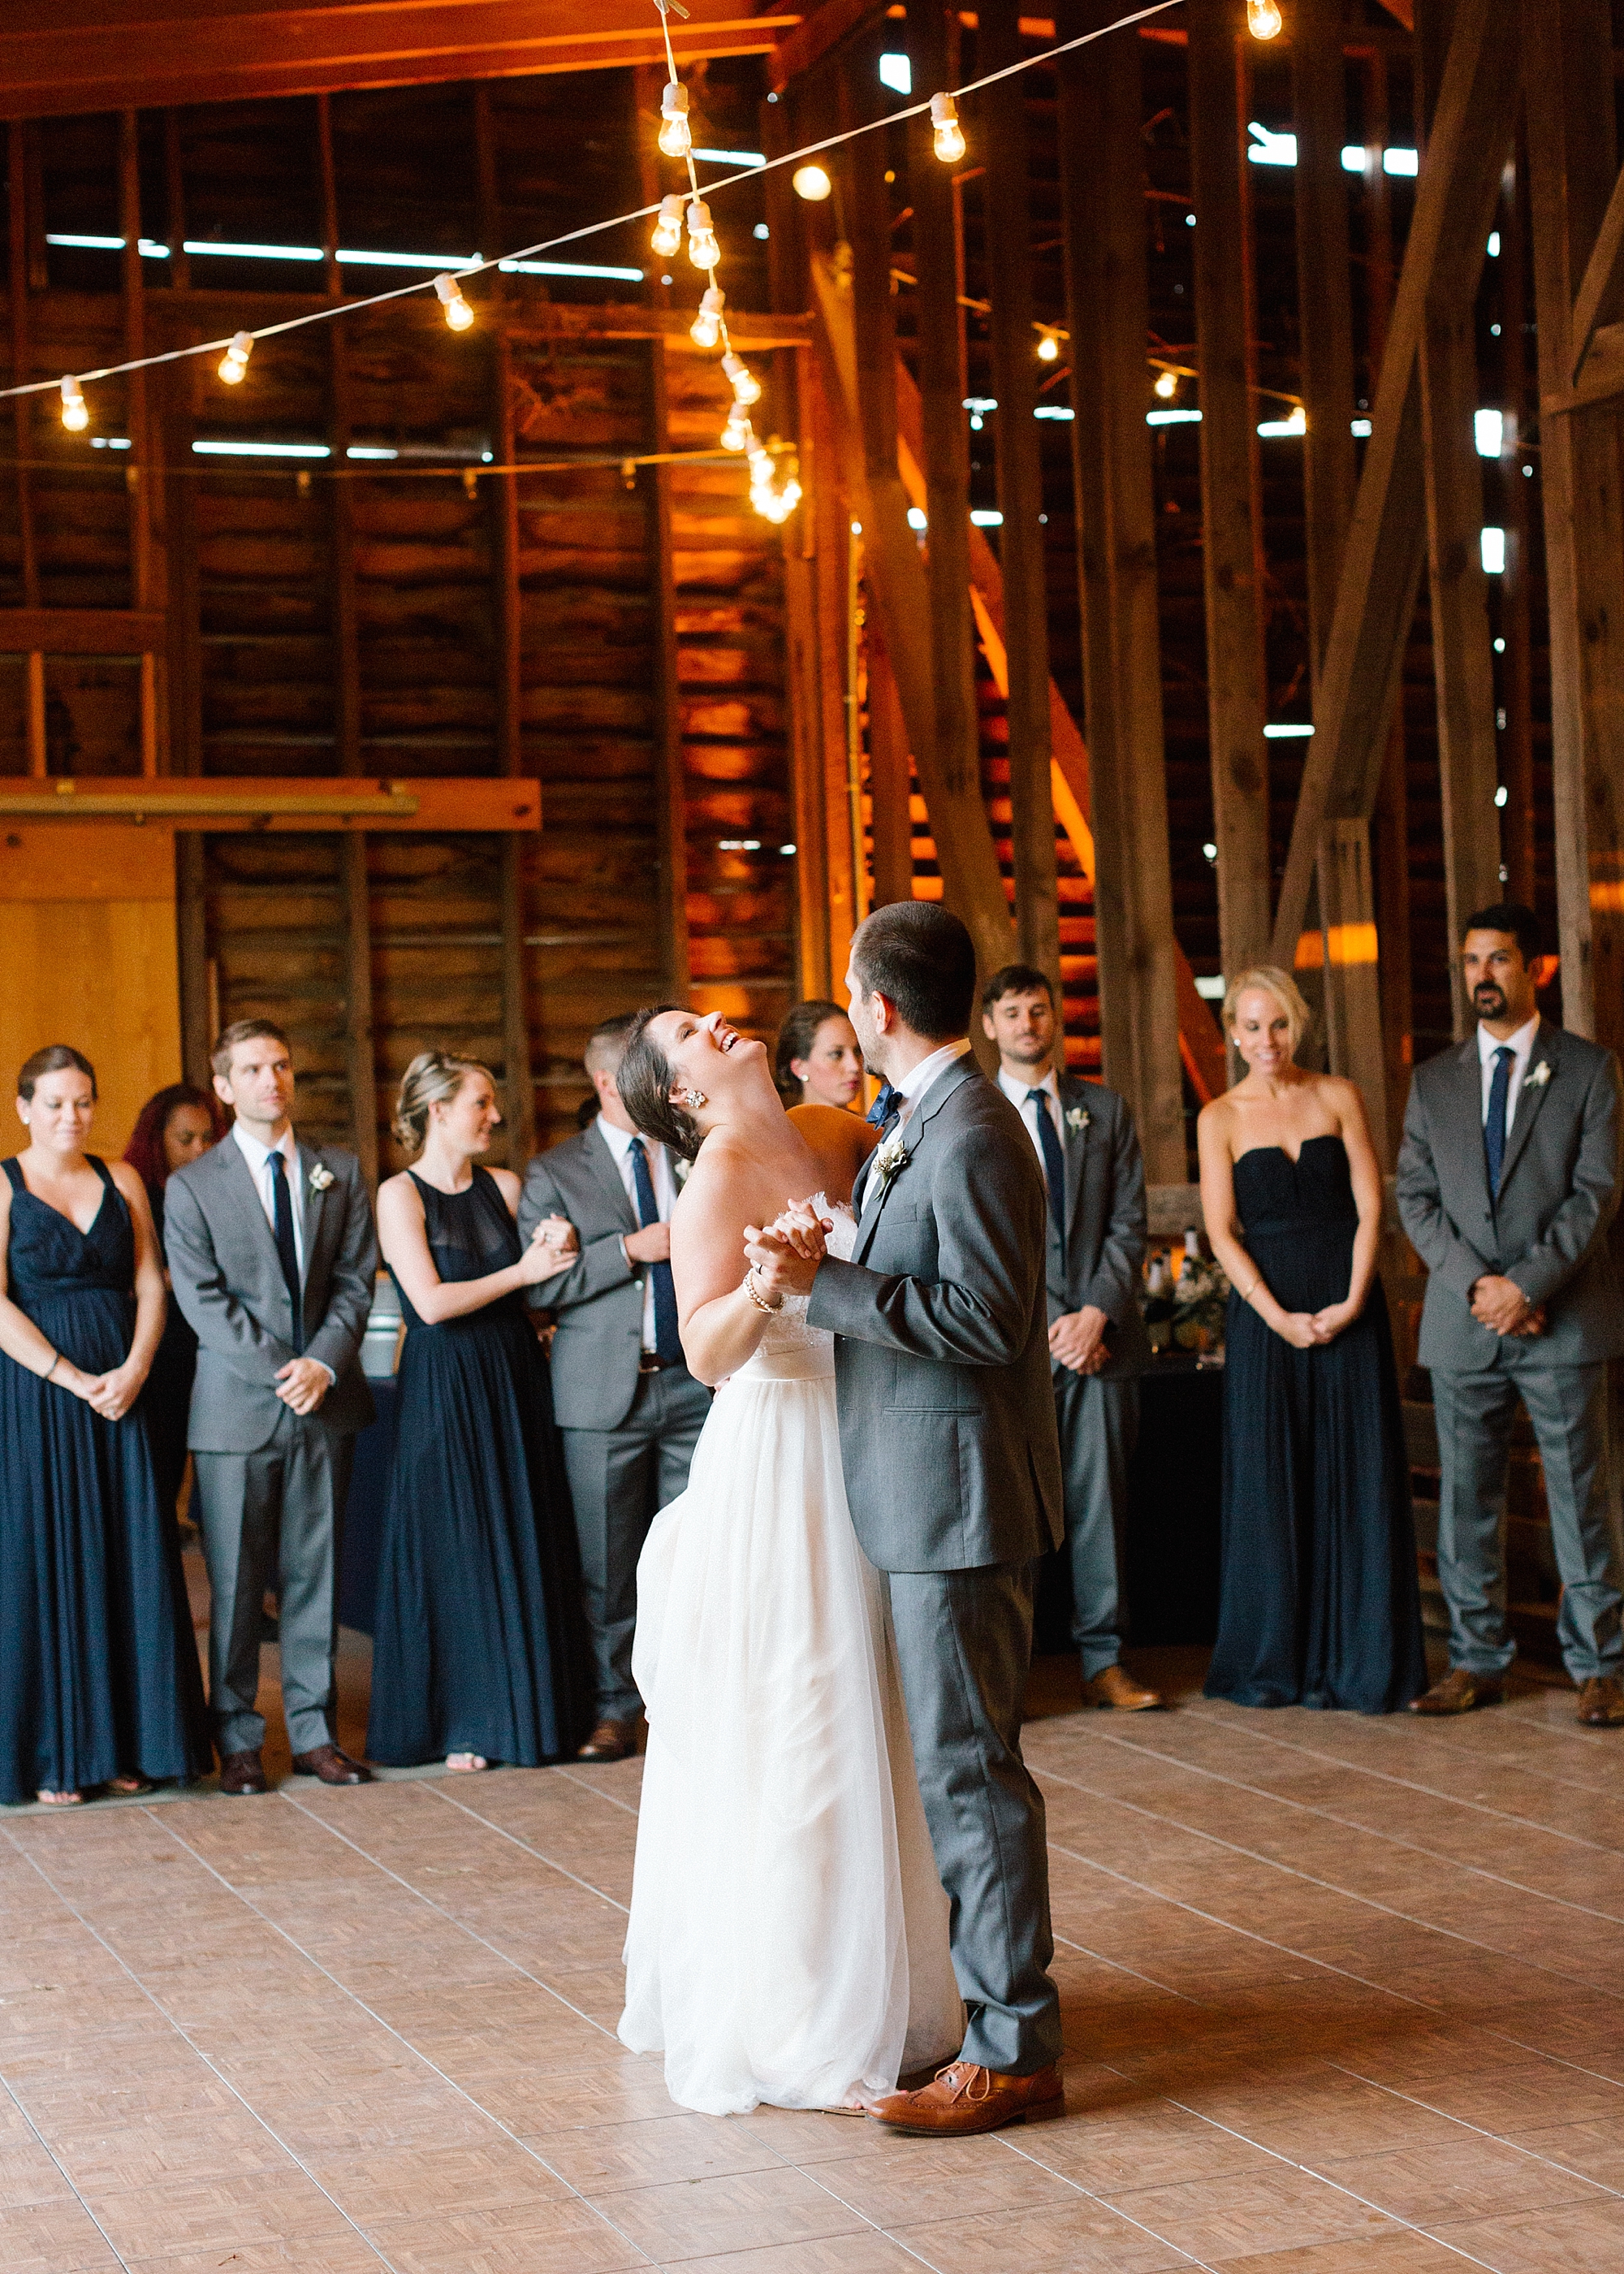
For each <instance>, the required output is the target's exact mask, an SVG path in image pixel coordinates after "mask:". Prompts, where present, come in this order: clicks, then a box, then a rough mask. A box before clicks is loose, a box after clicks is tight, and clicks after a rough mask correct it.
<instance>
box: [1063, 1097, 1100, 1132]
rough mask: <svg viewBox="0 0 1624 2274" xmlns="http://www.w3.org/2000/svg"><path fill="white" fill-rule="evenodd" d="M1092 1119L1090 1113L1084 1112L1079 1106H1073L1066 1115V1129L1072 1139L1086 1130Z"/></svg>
mask: <svg viewBox="0 0 1624 2274" xmlns="http://www.w3.org/2000/svg"><path fill="white" fill-rule="evenodd" d="M1093 1119H1094V1116H1093V1114H1092V1113H1089V1112H1087V1111H1085V1110H1084V1108H1083V1107H1082V1106H1080V1105H1073V1106H1072V1107H1071V1108H1070V1110H1069V1111H1068V1112H1067V1114H1066V1127H1067V1128H1068V1129H1069V1130H1070V1131H1071V1134H1072V1135H1073V1136H1074V1137H1078V1136H1080V1135H1081V1134H1082V1133H1083V1131H1084V1130H1085V1129H1086V1128H1087V1126H1088V1125H1089V1123H1090V1122H1091V1121H1092V1120H1093Z"/></svg>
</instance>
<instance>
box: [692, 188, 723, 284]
mask: <svg viewBox="0 0 1624 2274" xmlns="http://www.w3.org/2000/svg"><path fill="white" fill-rule="evenodd" d="M721 257H722V248H721V246H720V245H718V243H717V241H716V231H715V230H713V229H712V228H711V208H710V207H709V206H708V205H707V204H706V203H705V201H704V200H703V198H690V199H689V200H688V259H689V260H691V261H692V262H693V264H694V266H695V268H714V267H716V264H717V262H718V260H720V259H721Z"/></svg>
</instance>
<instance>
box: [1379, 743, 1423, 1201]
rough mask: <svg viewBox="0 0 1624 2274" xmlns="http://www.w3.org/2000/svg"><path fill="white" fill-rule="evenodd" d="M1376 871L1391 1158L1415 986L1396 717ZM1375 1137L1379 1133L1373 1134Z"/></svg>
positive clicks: (1384, 774) (1408, 1057)
mask: <svg viewBox="0 0 1624 2274" xmlns="http://www.w3.org/2000/svg"><path fill="white" fill-rule="evenodd" d="M1371 851H1372V855H1373V856H1374V863H1375V870H1376V937H1377V941H1378V943H1379V946H1380V960H1379V962H1378V964H1377V968H1376V982H1377V989H1378V992H1379V994H1380V1014H1381V1047H1382V1065H1383V1072H1384V1075H1385V1088H1386V1091H1387V1130H1386V1133H1385V1135H1386V1144H1385V1146H1384V1147H1382V1148H1380V1149H1381V1150H1382V1154H1383V1157H1384V1159H1386V1160H1388V1161H1396V1160H1397V1158H1398V1148H1399V1145H1400V1143H1401V1141H1402V1138H1403V1134H1404V1107H1405V1103H1406V1102H1407V1100H1408V1098H1409V1095H1410V1069H1411V1067H1412V1066H1413V1065H1414V1064H1415V1031H1414V1029H1415V990H1414V987H1413V985H1412V983H1411V976H1410V780H1409V772H1408V767H1407V762H1406V758H1405V749H1404V725H1403V719H1402V717H1401V718H1398V719H1395V721H1394V725H1393V731H1392V733H1391V734H1389V735H1388V737H1387V757H1386V759H1385V761H1384V763H1383V764H1382V769H1381V787H1380V790H1379V792H1378V793H1377V798H1376V811H1375V814H1374V816H1373V817H1372V825H1371ZM1378 1134H1379V1136H1380V1134H1381V1133H1378Z"/></svg>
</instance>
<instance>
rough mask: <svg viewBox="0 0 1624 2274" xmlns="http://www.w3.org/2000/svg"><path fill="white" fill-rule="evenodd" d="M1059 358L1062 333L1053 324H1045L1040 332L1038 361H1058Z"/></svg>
mask: <svg viewBox="0 0 1624 2274" xmlns="http://www.w3.org/2000/svg"><path fill="white" fill-rule="evenodd" d="M1059 360H1060V335H1059V333H1058V332H1057V331H1056V328H1055V327H1054V326H1053V325H1052V324H1045V325H1044V326H1043V327H1042V328H1041V331H1040V332H1039V334H1038V361H1039V362H1040V363H1058V362H1059Z"/></svg>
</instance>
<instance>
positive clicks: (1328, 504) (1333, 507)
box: [1291, 0, 1357, 686]
mask: <svg viewBox="0 0 1624 2274" xmlns="http://www.w3.org/2000/svg"><path fill="white" fill-rule="evenodd" d="M1344 72H1345V65H1344V63H1343V59H1342V8H1341V5H1340V0H1294V5H1293V8H1292V12H1291V96H1292V109H1293V110H1294V112H1295V114H1296V125H1297V169H1296V172H1295V174H1294V175H1293V177H1292V178H1293V182H1294V184H1295V188H1296V198H1297V332H1298V338H1299V342H1300V346H1301V353H1302V373H1303V406H1304V410H1305V411H1306V412H1307V415H1308V432H1307V433H1306V434H1305V435H1304V438H1303V467H1304V474H1303V490H1304V512H1305V516H1306V520H1307V532H1306V534H1307V548H1308V621H1309V639H1310V644H1311V647H1312V654H1313V673H1314V681H1315V684H1316V686H1317V685H1318V683H1319V666H1320V665H1321V663H1322V662H1323V661H1324V659H1325V644H1326V642H1327V639H1328V638H1329V637H1330V636H1331V618H1332V616H1333V615H1334V614H1335V610H1336V585H1337V579H1338V578H1339V577H1340V576H1341V575H1342V549H1343V546H1345V545H1346V543H1347V539H1348V525H1349V523H1350V522H1351V520H1352V519H1353V499H1354V490H1355V487H1356V476H1357V468H1356V464H1355V458H1354V448H1353V396H1354V380H1353V309H1352V303H1351V298H1350V277H1351V274H1352V268H1351V254H1350V247H1349V242H1348V189H1347V176H1346V175H1345V174H1344V173H1343V171H1342V145H1343V143H1344V142H1345V141H1346V140H1347V139H1348V98H1347V88H1346V83H1345V79H1344Z"/></svg>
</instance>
